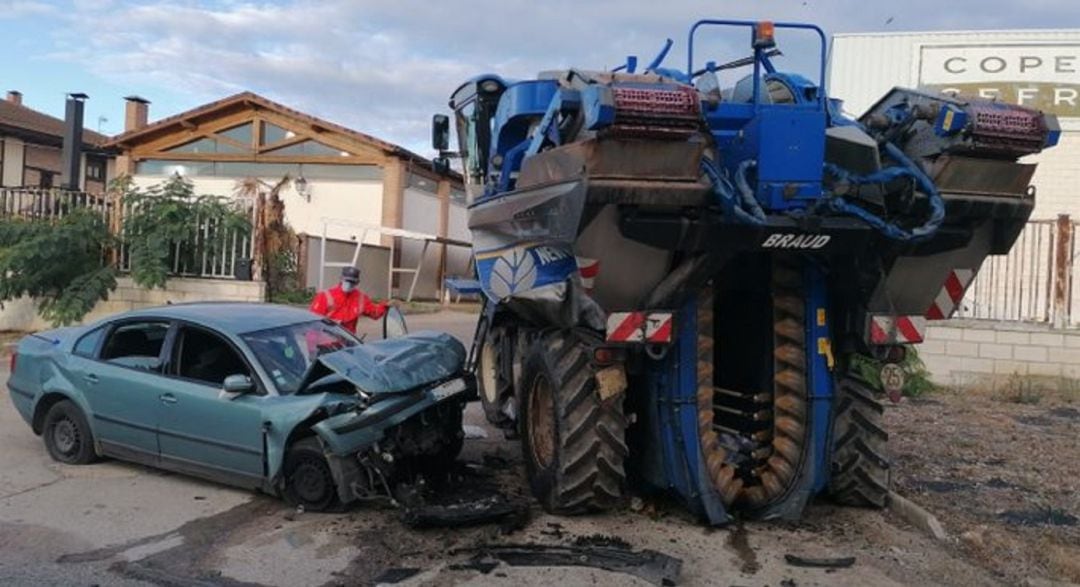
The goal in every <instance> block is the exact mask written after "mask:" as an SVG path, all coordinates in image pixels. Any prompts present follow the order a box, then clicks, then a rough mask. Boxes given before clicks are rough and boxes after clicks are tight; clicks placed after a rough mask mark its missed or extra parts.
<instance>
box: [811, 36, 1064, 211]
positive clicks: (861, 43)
mask: <svg viewBox="0 0 1080 587" xmlns="http://www.w3.org/2000/svg"><path fill="white" fill-rule="evenodd" d="M896 86H900V87H909V88H923V89H928V90H936V91H946V92H955V93H959V94H963V95H969V96H979V97H983V98H996V99H998V100H1002V101H1006V102H1009V103H1013V104H1021V105H1024V106H1030V107H1033V108H1037V109H1040V110H1043V111H1045V112H1050V113H1053V114H1055V115H1057V117H1058V119H1059V122H1060V124H1061V128H1062V131H1063V132H1062V135H1061V141H1060V143H1059V144H1058V146H1057V147H1055V148H1053V149H1049V150H1047V151H1046V152H1044V153H1041V154H1039V155H1037V156H1034V157H1031V158H1030V160H1031V162H1037V163H1038V165H1039V166H1038V170H1037V171H1036V173H1035V177H1034V178H1033V180H1032V183H1033V184H1034V185H1035V187H1036V189H1037V195H1036V206H1035V211H1034V213H1033V214H1032V219H1033V220H1049V219H1053V218H1056V217H1057V216H1058V215H1059V214H1069V215H1070V216H1072V217H1073V219H1074V220H1076V219H1080V29H1069V30H1023V31H1021V30H1018V31H956V32H920V33H872V34H840V35H834V36H833V39H832V46H831V47H830V54H829V71H828V85H827V89H828V92H829V95H830V96H833V97H836V98H840V99H842V100H844V109H845V111H847V112H849V113H851V114H853V115H856V116H858V115H861V114H862V113H863V112H865V111H866V110H867V109H868V108H869V107H870V106H872V105H873V104H874V103H875V102H876V101H877V100H878V99H880V98H881V97H882V96H883V95H885V93H886V92H888V91H889V90H890V89H892V88H893V87H896Z"/></svg>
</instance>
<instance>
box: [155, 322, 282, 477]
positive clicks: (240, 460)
mask: <svg viewBox="0 0 1080 587" xmlns="http://www.w3.org/2000/svg"><path fill="white" fill-rule="evenodd" d="M167 372H168V375H169V377H170V380H171V382H172V385H171V392H170V394H169V399H168V401H167V402H166V403H163V404H161V406H160V413H161V417H160V419H159V428H158V433H159V440H158V442H159V444H160V447H161V460H162V464H163V465H164V466H167V467H169V468H172V469H176V470H180V471H184V472H189V473H193V474H197V475H200V476H204V477H208V478H211V479H216V480H219V481H223V482H226V483H230V484H233V485H240V486H243V487H252V488H257V487H261V485H262V480H263V476H264V469H263V427H262V424H263V418H262V411H261V404H262V402H263V401H265V399H266V398H265V397H262V396H261V395H260V393H262V391H261V390H262V387H261V386H259V385H258V384H256V388H255V389H256V391H254V392H252V393H250V394H245V395H240V396H233V397H231V398H230V397H229V396H226V395H225V394H223V393H222V385H223V383H224V380H225V378H226V377H228V376H229V375H246V376H248V377H251V378H253V379H254V378H255V374H254V373H253V371H252V369H251V367H250V366H249V365H248V363H247V362H246V360H245V359H244V358H243V355H242V354H241V353H239V352H238V350H237V349H236V347H235V346H233V344H232V343H230V342H229V341H228V340H227V339H225V338H224V337H222V336H221V335H219V334H217V333H215V332H211V331H210V330H207V329H203V328H199V327H196V326H191V325H187V324H180V325H179V326H178V328H177V332H176V337H175V339H174V343H173V345H172V348H171V350H170V353H169V364H168V366H167Z"/></svg>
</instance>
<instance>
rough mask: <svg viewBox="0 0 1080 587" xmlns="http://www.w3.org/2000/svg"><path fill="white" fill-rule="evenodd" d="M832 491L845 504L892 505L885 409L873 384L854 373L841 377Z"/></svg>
mask: <svg viewBox="0 0 1080 587" xmlns="http://www.w3.org/2000/svg"><path fill="white" fill-rule="evenodd" d="M835 395H836V397H835V400H834V401H835V405H836V412H835V416H834V417H833V439H834V440H833V442H834V444H833V452H832V455H833V456H832V475H831V478H830V480H829V493H830V494H831V495H832V498H833V499H834V500H835V501H836V502H837V503H840V504H842V505H849V506H857V507H871V508H883V507H885V506H887V505H889V485H890V470H889V465H890V463H889V458H888V453H887V452H886V443H887V442H888V440H889V435H888V433H887V432H885V428H884V426H883V425H882V419H883V415H884V409H883V408H882V406H881V403H880V402H878V401H877V399H876V398H875V397H874V393H873V391H872V389H871V387H870V386H869V385H867V384H866V383H865V382H863V381H861V380H860V379H858V378H856V377H853V376H851V375H844V376H841V377H838V378H837V383H836V394H835Z"/></svg>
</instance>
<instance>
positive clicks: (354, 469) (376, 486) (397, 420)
mask: <svg viewBox="0 0 1080 587" xmlns="http://www.w3.org/2000/svg"><path fill="white" fill-rule="evenodd" d="M475 392H476V378H475V377H474V376H473V375H472V374H469V373H466V374H462V375H460V376H457V377H454V378H451V379H447V380H444V381H442V382H440V383H438V384H437V385H434V386H432V387H429V388H426V389H422V390H417V391H413V392H409V393H403V394H400V395H395V396H392V397H389V398H386V399H381V400H380V401H377V402H375V403H374V404H372V405H370V406H368V407H367V408H365V409H363V410H361V411H355V410H354V411H350V412H348V413H344V414H339V415H336V416H332V417H330V418H327V419H325V420H323V421H321V422H319V423H317V424H315V425H314V426H312V430H314V431H315V433H316V434H317V435H318V436H319V438H320V439H321V440H322V443H323V446H324V448H325V449H326V452H327V460H328V462H329V464H330V469H331V471H332V473H333V475H334V482H335V484H336V485H337V488H338V496H339V497H340V498H341V500H342V501H343V502H346V503H347V502H350V501H354V500H356V499H360V498H364V497H369V496H370V493H371V492H372V491H378V490H388V489H389V487H383V486H380V485H385V484H386V483H387V480H388V478H389V477H390V474H389V472H390V469H392V467H393V460H392V458H391V454H392V451H386V450H385V447H384V446H382V445H381V444H380V443H384V441H386V443H389V444H392V443H393V440H391V439H389V438H388V437H389V436H391V435H392V433H393V432H394V431H395V429H397V428H398V427H402V428H403V429H404V427H405V426H407V425H408V422H409V421H410V420H411V419H414V418H426V417H428V416H430V419H432V420H434V421H437V422H439V423H440V424H442V423H445V421H446V420H447V418H449V417H450V416H451V414H450V413H449V411H454V410H457V412H456V415H457V416H458V418H457V419H456V420H454V421H455V422H457V424H456V427H458V430H457V431H456V432H460V410H462V409H464V405H465V401H466V400H467V399H468V398H469V397H471V396H473V395H474V394H475ZM429 424H430V423H429V422H426V421H425V422H424V426H422V427H420V429H422V430H424V431H425V432H426V433H427V434H431V433H432V430H431V426H430V425H429ZM398 433H400V431H398ZM444 440H445V441H446V442H449V441H451V440H452V439H444ZM386 443H384V444H386ZM376 447H379V448H380V450H379V451H375V450H372V449H374V448H376Z"/></svg>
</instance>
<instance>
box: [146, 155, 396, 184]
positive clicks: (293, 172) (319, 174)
mask: <svg viewBox="0 0 1080 587" xmlns="http://www.w3.org/2000/svg"><path fill="white" fill-rule="evenodd" d="M135 173H136V174H137V175H160V176H166V177H168V176H172V175H174V174H180V175H182V176H184V177H230V178H236V179H240V178H244V177H261V178H265V179H270V178H281V177H284V176H285V175H289V176H290V177H300V176H303V177H304V178H306V179H322V180H341V181H378V180H381V179H382V177H383V170H382V167H379V166H378V165H348V164H345V165H331V164H320V163H303V164H298V163H256V162H249V161H216V162H212V161H185V160H181V159H147V160H145V161H139V162H138V163H137V164H136V166H135Z"/></svg>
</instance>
